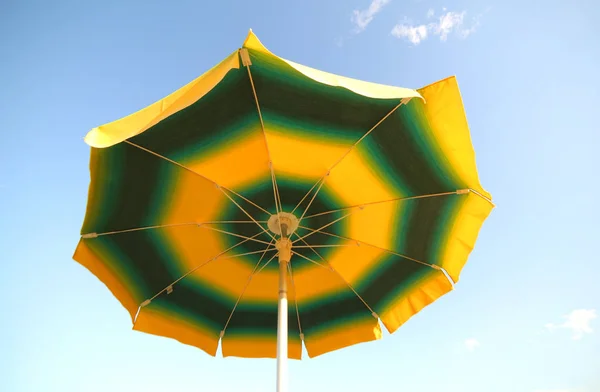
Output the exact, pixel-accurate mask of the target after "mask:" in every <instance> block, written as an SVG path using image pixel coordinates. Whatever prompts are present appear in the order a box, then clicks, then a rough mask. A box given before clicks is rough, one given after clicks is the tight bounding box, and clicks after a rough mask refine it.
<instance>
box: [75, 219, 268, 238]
mask: <svg viewBox="0 0 600 392" xmlns="http://www.w3.org/2000/svg"><path fill="white" fill-rule="evenodd" d="M237 223H239V224H242V223H251V224H254V222H252V221H207V222H187V223H169V224H165V225H154V226H142V227H134V228H131V229H123V230H113V231H106V232H103V233H86V234H82V235H81V237H82V238H96V237H100V236H105V235H113V234H123V233H132V232H135V231H143V230H153V229H165V228H169V227H181V226H194V225H218V224H237ZM260 223H265V221H261V222H260Z"/></svg>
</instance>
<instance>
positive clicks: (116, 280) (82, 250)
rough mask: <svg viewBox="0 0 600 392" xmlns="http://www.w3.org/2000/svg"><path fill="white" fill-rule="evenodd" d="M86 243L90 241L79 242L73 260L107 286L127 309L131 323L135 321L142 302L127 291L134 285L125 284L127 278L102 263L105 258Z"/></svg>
mask: <svg viewBox="0 0 600 392" xmlns="http://www.w3.org/2000/svg"><path fill="white" fill-rule="evenodd" d="M86 241H88V240H80V241H79V244H78V245H77V249H76V250H75V254H74V255H73V259H74V260H75V261H77V262H78V263H79V264H81V265H82V266H84V267H85V268H87V269H88V270H89V271H90V272H91V273H92V274H94V275H95V276H96V277H97V278H98V279H99V280H100V281H101V282H102V283H104V284H105V285H106V287H107V288H108V289H109V290H110V292H111V293H112V294H113V295H114V296H115V298H116V299H117V300H118V301H119V302H120V303H121V305H123V307H124V308H125V309H127V311H128V312H129V315H130V316H131V321H133V319H134V318H135V314H136V313H137V310H138V307H139V304H140V302H141V301H140V300H136V298H134V296H133V294H132V293H130V292H129V290H128V289H127V287H132V285H131V284H127V283H126V282H123V280H124V279H125V277H122V276H118V275H117V274H115V272H114V271H112V270H111V269H110V268H109V267H107V265H106V264H104V262H103V261H102V259H104V258H105V257H102V256H99V255H97V254H96V253H95V252H94V251H93V250H91V249H90V247H89V246H88V245H87V243H86Z"/></svg>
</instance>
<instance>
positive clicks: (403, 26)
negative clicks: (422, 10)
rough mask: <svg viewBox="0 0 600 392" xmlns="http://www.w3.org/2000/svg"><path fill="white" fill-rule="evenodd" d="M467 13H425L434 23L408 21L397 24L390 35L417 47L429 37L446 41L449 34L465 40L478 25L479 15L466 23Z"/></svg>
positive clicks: (444, 10) (432, 11)
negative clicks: (454, 34) (436, 37)
mask: <svg viewBox="0 0 600 392" xmlns="http://www.w3.org/2000/svg"><path fill="white" fill-rule="evenodd" d="M466 15H467V11H461V12H455V11H447V10H446V8H443V9H442V14H441V15H438V16H436V13H435V10H434V9H433V8H430V9H429V10H428V11H427V15H426V16H427V19H430V20H431V19H433V20H434V21H432V22H429V23H421V24H413V23H412V22H411V21H410V20H405V21H404V22H402V23H398V24H397V25H395V26H394V27H393V28H392V31H391V33H392V35H393V36H394V37H396V38H401V39H405V40H407V41H408V42H410V43H411V44H413V45H418V44H420V43H421V42H422V41H424V40H426V39H427V38H428V37H429V36H431V35H435V36H438V37H439V38H440V40H441V41H443V42H444V41H446V40H447V39H448V37H449V36H450V34H451V33H456V34H457V35H458V36H459V37H460V38H467V37H468V36H469V35H471V34H473V33H474V32H475V31H476V30H477V28H478V27H479V24H480V19H481V15H479V16H476V17H475V18H473V19H472V21H470V23H467V22H466V20H465V17H466Z"/></svg>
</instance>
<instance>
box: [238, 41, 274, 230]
mask: <svg viewBox="0 0 600 392" xmlns="http://www.w3.org/2000/svg"><path fill="white" fill-rule="evenodd" d="M246 53H247V52H246ZM244 58H245V56H244V55H242V59H244ZM242 62H243V63H244V66H245V67H246V69H247V70H248V78H249V79H250V86H251V87H252V94H253V95H254V102H255V103H256V110H257V111H258V118H259V119H260V128H261V129H262V133H263V137H264V140H265V148H266V149H267V156H268V158H269V170H270V171H271V182H272V185H273V197H274V199H275V212H276V213H277V214H278V215H279V213H280V212H281V211H282V207H281V200H280V198H279V187H278V186H277V178H276V177H275V169H274V168H273V160H272V159H271V151H270V150H269V142H268V141H267V132H266V131H265V123H264V121H263V117H262V112H261V110H260V104H259V103H258V94H257V93H256V87H255V86H254V79H252V72H251V71H250V61H249V58H248V61H246V60H242ZM278 222H279V232H280V233H282V232H283V231H282V230H281V221H280V220H278Z"/></svg>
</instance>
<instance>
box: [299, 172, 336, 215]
mask: <svg viewBox="0 0 600 392" xmlns="http://www.w3.org/2000/svg"><path fill="white" fill-rule="evenodd" d="M328 175H329V173H328V174H326V175H325V177H323V179H322V180H321V183H320V184H319V187H318V188H317V190H316V192H315V194H314V195H313V197H312V198H311V199H310V201H309V202H308V205H307V206H306V208H305V209H304V212H303V213H302V215H301V216H300V218H299V219H298V224H300V222H302V219H303V218H304V215H306V213H307V212H308V209H309V208H310V206H311V205H312V203H313V201H314V200H315V198H316V197H317V195H318V194H319V192H320V191H321V188H323V185H324V184H325V179H326V178H327V176H328Z"/></svg>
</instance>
